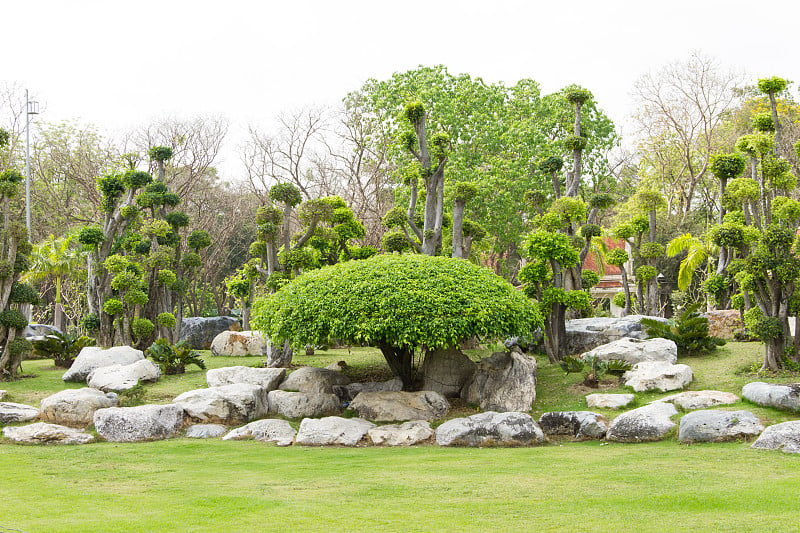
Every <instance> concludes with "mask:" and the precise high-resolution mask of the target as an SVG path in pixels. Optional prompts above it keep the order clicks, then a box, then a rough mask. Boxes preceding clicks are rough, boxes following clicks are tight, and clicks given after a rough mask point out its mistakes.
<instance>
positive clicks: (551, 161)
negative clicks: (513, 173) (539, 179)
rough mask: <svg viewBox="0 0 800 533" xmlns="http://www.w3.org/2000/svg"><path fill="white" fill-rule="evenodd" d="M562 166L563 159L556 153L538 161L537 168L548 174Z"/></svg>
mask: <svg viewBox="0 0 800 533" xmlns="http://www.w3.org/2000/svg"><path fill="white" fill-rule="evenodd" d="M563 166H564V159H562V158H561V157H560V156H557V155H551V156H550V157H547V158H545V160H544V161H542V162H541V163H539V170H540V171H542V172H547V173H548V174H552V173H553V172H558V171H559V170H561V168H562V167H563Z"/></svg>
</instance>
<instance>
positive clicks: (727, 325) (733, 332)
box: [705, 309, 744, 341]
mask: <svg viewBox="0 0 800 533" xmlns="http://www.w3.org/2000/svg"><path fill="white" fill-rule="evenodd" d="M705 316H706V317H707V318H708V334H709V335H711V336H712V337H719V338H720V339H725V340H726V341H730V340H733V339H735V338H736V336H737V334H741V333H744V326H742V315H741V313H739V310H738V309H720V310H717V311H709V312H708V313H706V314H705Z"/></svg>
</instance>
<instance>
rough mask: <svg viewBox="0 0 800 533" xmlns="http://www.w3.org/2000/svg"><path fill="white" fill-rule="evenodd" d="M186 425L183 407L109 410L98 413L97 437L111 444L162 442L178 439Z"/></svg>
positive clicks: (98, 411) (154, 406) (101, 410)
mask: <svg viewBox="0 0 800 533" xmlns="http://www.w3.org/2000/svg"><path fill="white" fill-rule="evenodd" d="M183 422H184V411H183V408H182V407H181V406H180V405H175V404H167V405H139V406H136V407H109V408H107V409H98V410H97V411H95V412H94V428H95V430H97V434H98V435H100V436H101V437H103V438H104V439H105V440H107V441H111V442H138V441H145V440H162V439H168V438H170V437H174V436H176V435H177V434H178V433H179V432H180V430H181V428H182V427H183Z"/></svg>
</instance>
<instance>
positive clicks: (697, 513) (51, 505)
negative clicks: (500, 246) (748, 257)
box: [0, 343, 800, 532]
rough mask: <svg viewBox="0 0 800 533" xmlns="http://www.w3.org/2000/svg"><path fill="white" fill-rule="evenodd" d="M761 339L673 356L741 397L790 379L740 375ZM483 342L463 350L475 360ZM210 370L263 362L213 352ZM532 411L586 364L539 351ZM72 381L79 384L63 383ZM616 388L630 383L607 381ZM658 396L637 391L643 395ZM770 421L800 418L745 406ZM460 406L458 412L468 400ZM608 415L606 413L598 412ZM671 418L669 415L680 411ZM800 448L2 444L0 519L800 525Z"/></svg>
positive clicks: (37, 395) (256, 525)
mask: <svg viewBox="0 0 800 533" xmlns="http://www.w3.org/2000/svg"><path fill="white" fill-rule="evenodd" d="M762 349H763V348H762V347H761V345H759V344H737V343H733V344H729V345H727V346H725V347H723V348H721V349H720V350H719V351H718V353H717V354H716V355H708V356H704V357H700V358H692V359H686V360H682V361H681V362H685V363H687V364H689V365H690V366H691V367H692V368H693V369H694V372H695V381H694V382H693V383H692V385H691V386H690V387H689V388H690V390H701V389H706V388H714V389H718V390H726V391H731V392H735V393H739V392H740V391H741V386H742V385H743V384H744V383H747V382H749V381H755V380H764V381H774V382H787V381H800V379H798V377H797V376H777V377H772V378H762V377H756V376H753V375H752V374H747V373H743V372H742V370H743V369H748V368H749V367H750V366H751V365H752V364H753V363H754V362H757V361H758V360H759V358H760V357H761V356H762V355H761V353H762V352H761V350H762ZM486 353H487V352H472V355H473V356H474V357H480V356H482V355H485V354H486ZM342 359H343V360H345V361H347V362H348V364H349V365H350V366H351V369H350V370H349V372H351V373H352V374H354V375H358V376H361V377H366V376H373V377H376V378H382V377H384V376H385V372H386V371H385V369H384V368H383V366H384V365H383V364H382V363H381V361H380V359H379V356H378V354H377V353H376V352H375V351H373V350H368V349H357V350H352V351H351V352H349V353H348V351H347V350H341V351H339V350H337V351H331V352H328V353H325V352H320V354H318V355H315V356H312V357H305V356H299V357H297V358H296V360H295V363H298V364H313V365H315V366H325V365H327V364H330V363H331V362H334V361H337V360H342ZM206 361H207V363H208V365H209V367H211V368H213V367H219V366H230V365H237V364H249V365H252V364H255V363H257V362H258V358H235V359H234V358H212V357H206ZM539 362H540V370H539V384H538V387H537V390H538V398H537V401H536V404H535V405H534V411H533V412H532V414H533V415H534V416H538V415H539V414H540V413H542V412H545V411H550V410H555V409H559V410H562V409H585V408H586V407H585V403H583V397H584V395H585V394H587V392H589V391H586V390H584V389H582V388H581V387H580V386H579V385H578V382H579V381H580V376H576V375H570V376H565V375H564V374H563V372H561V370H560V369H558V368H557V367H554V366H551V365H548V364H547V363H546V359H540V360H539ZM51 367H52V363H51V362H50V361H29V362H26V363H25V364H24V369H25V371H26V373H28V374H35V375H36V376H37V377H35V378H28V379H24V380H20V381H17V382H14V383H3V384H2V386H0V388H3V389H6V390H8V391H9V392H10V394H11V401H18V402H21V403H30V404H33V405H38V400H39V399H41V398H42V397H44V396H47V395H48V394H51V393H52V392H55V391H57V390H61V389H63V388H65V386H66V385H64V384H63V383H61V382H60V375H61V374H62V373H63V371H61V370H55V369H52V368H51ZM204 375H205V373H204V372H202V371H199V370H196V369H194V368H193V369H192V370H190V371H189V372H187V374H186V375H184V376H165V377H164V378H163V379H162V381H161V382H159V383H158V384H155V385H152V386H148V387H147V392H146V398H145V399H146V400H147V401H148V402H150V401H154V402H167V401H169V400H171V399H172V397H174V396H175V395H176V394H178V393H180V392H183V391H184V390H189V389H192V388H197V387H200V386H203V385H204ZM69 386H79V385H69ZM604 387H605V388H606V389H607V390H608V391H609V392H623V389H620V388H619V387H618V385H617V384H616V383H611V382H608V383H605V384H604ZM659 396H662V395H661V394H637V402H638V404H644V403H646V402H647V401H650V400H651V399H654V398H656V397H659ZM731 408H745V409H749V410H751V411H753V412H754V413H756V414H757V415H758V416H759V417H760V418H761V419H762V421H763V422H764V423H765V424H766V425H768V424H772V423H776V422H781V421H785V420H791V419H795V418H797V416H796V415H793V414H791V413H784V412H780V411H776V410H773V409H767V408H760V407H757V406H753V405H750V404H747V403H746V402H741V403H740V404H737V405H734V406H732V407H731ZM468 410H469V408H468V407H467V406H457V409H456V412H455V415H457V416H462V415H463V414H466V413H467V412H468ZM607 414H608V415H609V416H615V414H616V413H615V412H610V411H609V412H607ZM676 418H677V417H676ZM798 493H800V457H798V456H793V455H784V454H781V453H777V452H759V451H755V450H752V449H750V448H749V444H748V443H744V442H733V443H726V444H708V445H694V446H685V445H679V444H678V443H677V440H676V439H675V438H674V437H673V438H670V439H667V440H665V441H663V442H658V443H649V444H628V445H625V444H615V443H610V444H606V443H601V442H588V443H564V444H563V445H556V444H553V445H547V446H540V447H535V448H519V449H500V448H487V449H463V448H439V447H436V446H419V447H412V448H377V447H365V448H303V447H299V446H298V447H288V448H277V447H274V446H271V445H265V444H263V443H259V442H254V441H239V442H227V441H226V442H223V441H220V440H217V439H214V440H204V441H197V440H192V439H185V438H180V439H174V440H169V441H161V442H151V443H138V444H116V443H97V444H92V445H86V446H38V447H37V446H15V445H11V444H8V443H7V442H0V532H4V531H14V530H17V531H24V532H34V531H48V532H49V531H53V532H55V531H374V530H379V531H528V530H534V531H628V530H636V531H690V530H691V531H695V530H698V529H702V528H709V529H713V530H714V531H800V521H799V520H798V519H797V494H798Z"/></svg>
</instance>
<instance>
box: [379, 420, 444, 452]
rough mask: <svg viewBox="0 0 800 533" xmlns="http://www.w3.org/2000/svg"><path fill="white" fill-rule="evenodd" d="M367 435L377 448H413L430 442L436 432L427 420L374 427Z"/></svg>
mask: <svg viewBox="0 0 800 533" xmlns="http://www.w3.org/2000/svg"><path fill="white" fill-rule="evenodd" d="M367 434H368V435H369V439H370V440H371V441H372V444H375V445H376V446H411V445H414V444H419V443H420V442H425V441H428V440H430V439H431V438H432V437H433V435H434V431H433V430H432V429H431V424H430V422H428V421H427V420H411V421H409V422H403V423H402V424H392V425H387V426H378V427H374V428H372V429H370V430H369V431H368V432H367Z"/></svg>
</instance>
